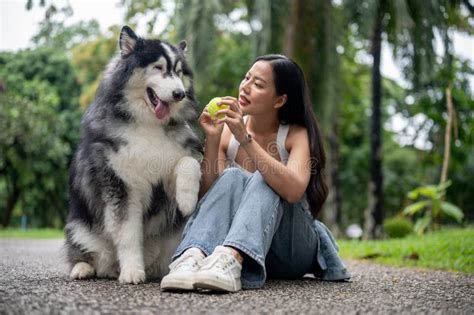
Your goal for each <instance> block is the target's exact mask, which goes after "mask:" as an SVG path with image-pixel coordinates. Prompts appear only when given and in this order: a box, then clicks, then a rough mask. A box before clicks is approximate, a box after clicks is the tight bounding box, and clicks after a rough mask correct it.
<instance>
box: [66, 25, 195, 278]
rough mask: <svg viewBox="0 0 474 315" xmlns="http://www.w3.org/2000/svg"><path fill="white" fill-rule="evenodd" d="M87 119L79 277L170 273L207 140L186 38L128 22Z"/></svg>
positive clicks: (69, 231) (74, 248)
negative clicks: (200, 131)
mask: <svg viewBox="0 0 474 315" xmlns="http://www.w3.org/2000/svg"><path fill="white" fill-rule="evenodd" d="M119 46H120V56H118V57H116V58H115V59H114V60H112V61H111V63H110V64H109V65H108V67H107V69H106V71H105V74H104V78H103V80H102V82H101V84H100V86H99V88H98V90H97V94H96V96H95V100H94V102H93V103H92V105H91V106H90V107H89V109H88V110H87V112H86V113H85V115H84V117H83V119H82V138H81V142H80V144H79V147H78V149H77V151H76V153H75V157H74V160H73V162H72V165H71V169H70V180H69V198H70V213H69V217H68V220H67V224H66V227H65V233H66V243H65V254H66V258H67V261H68V263H69V264H70V268H71V269H70V277H71V278H72V279H86V278H91V277H94V276H96V277H99V278H117V277H118V279H119V281H120V282H121V283H135V284H136V283H141V282H144V281H145V279H152V278H157V277H161V276H163V275H164V274H165V273H166V272H167V271H168V264H169V263H170V257H171V255H172V254H173V252H174V250H175V248H176V247H177V245H178V242H179V240H180V235H181V232H182V228H183V225H184V223H185V221H186V217H187V216H188V215H189V214H191V212H192V211H193V209H194V207H195V206H196V202H197V198H198V190H199V180H200V176H201V172H200V164H199V161H198V160H199V159H200V158H201V156H202V155H201V154H202V145H201V144H200V142H199V139H198V138H197V137H196V135H195V134H194V133H193V131H192V129H191V128H190V126H189V125H188V121H190V120H191V119H195V118H196V116H197V102H196V99H195V96H194V92H193V87H192V72H191V70H190V68H189V66H188V65H187V63H186V60H185V51H186V42H184V41H183V42H180V43H179V44H178V45H176V46H174V45H171V44H169V43H166V42H163V41H160V40H148V39H143V38H139V37H137V35H135V33H134V32H133V30H132V29H130V28H129V27H128V26H124V27H123V28H122V30H121V33H120V39H119Z"/></svg>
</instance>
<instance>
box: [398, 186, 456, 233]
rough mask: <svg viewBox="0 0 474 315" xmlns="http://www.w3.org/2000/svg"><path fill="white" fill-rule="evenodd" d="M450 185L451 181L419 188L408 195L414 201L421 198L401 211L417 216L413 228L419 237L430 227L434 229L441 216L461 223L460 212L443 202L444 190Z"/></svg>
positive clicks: (453, 206) (450, 204)
mask: <svg viewBox="0 0 474 315" xmlns="http://www.w3.org/2000/svg"><path fill="white" fill-rule="evenodd" d="M450 185H451V181H447V182H445V183H442V184H439V185H436V186H435V185H429V186H421V187H418V188H416V189H414V190H412V191H410V192H409V193H408V197H409V198H410V199H411V200H414V201H415V200H417V199H419V198H423V199H422V200H420V201H417V202H415V203H412V204H411V205H409V206H408V207H406V208H405V209H404V210H403V214H406V215H409V216H415V215H418V216H419V217H418V219H417V221H416V223H415V227H414V230H415V232H416V233H418V234H419V235H420V234H423V233H424V232H425V230H426V229H427V228H428V227H429V226H430V225H431V226H433V227H435V228H436V227H437V226H438V224H439V222H440V220H441V215H442V214H444V215H446V216H448V217H451V218H453V219H455V220H456V221H457V222H459V223H460V222H461V221H462V218H463V217H464V214H463V212H462V210H461V209H459V208H458V207H457V206H455V205H453V204H452V203H449V202H446V201H444V197H445V195H446V189H447V188H448V187H449V186H450Z"/></svg>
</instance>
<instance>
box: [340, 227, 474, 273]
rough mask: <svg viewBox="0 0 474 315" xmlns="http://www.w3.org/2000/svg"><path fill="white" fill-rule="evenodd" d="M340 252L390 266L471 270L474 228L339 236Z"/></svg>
mask: <svg viewBox="0 0 474 315" xmlns="http://www.w3.org/2000/svg"><path fill="white" fill-rule="evenodd" d="M338 245H339V247H340V255H341V257H343V258H347V259H370V260H371V261H374V262H377V263H382V264H388V265H392V266H408V267H424V268H431V269H441V270H449V271H461V272H468V273H471V272H474V228H473V227H472V226H471V227H468V228H463V229H461V228H445V229H442V230H439V231H435V232H431V233H428V234H426V235H423V236H416V235H410V236H407V237H405V238H402V239H391V240H374V241H354V240H351V241H347V240H339V241H338Z"/></svg>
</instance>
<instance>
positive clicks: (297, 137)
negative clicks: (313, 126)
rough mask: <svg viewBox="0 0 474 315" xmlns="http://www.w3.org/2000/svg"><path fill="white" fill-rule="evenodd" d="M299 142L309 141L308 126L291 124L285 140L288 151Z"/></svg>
mask: <svg viewBox="0 0 474 315" xmlns="http://www.w3.org/2000/svg"><path fill="white" fill-rule="evenodd" d="M296 143H298V144H300V143H308V144H309V140H308V129H306V127H303V126H300V125H295V124H290V125H289V130H288V136H287V138H286V141H285V146H286V149H287V151H288V152H290V150H291V148H293V146H294V145H295V144H296Z"/></svg>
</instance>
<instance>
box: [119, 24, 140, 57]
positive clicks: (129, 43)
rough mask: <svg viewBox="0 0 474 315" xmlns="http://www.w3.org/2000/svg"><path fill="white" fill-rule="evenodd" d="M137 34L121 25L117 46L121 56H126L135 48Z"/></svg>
mask: <svg viewBox="0 0 474 315" xmlns="http://www.w3.org/2000/svg"><path fill="white" fill-rule="evenodd" d="M137 40H138V36H137V35H136V34H135V32H134V31H133V30H132V29H131V28H130V27H128V26H127V25H125V26H124V27H122V30H121V31H120V38H119V47H120V53H121V54H122V56H126V55H128V54H131V53H132V52H133V51H134V50H135V45H136V44H137Z"/></svg>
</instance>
